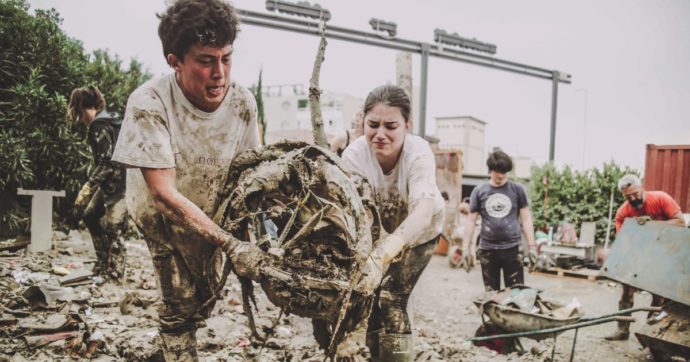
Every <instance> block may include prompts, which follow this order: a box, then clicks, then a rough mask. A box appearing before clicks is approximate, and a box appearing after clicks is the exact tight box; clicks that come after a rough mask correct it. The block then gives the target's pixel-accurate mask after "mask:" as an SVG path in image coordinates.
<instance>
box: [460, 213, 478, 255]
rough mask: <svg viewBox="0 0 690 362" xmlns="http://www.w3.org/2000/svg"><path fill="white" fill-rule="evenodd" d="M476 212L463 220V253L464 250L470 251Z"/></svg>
mask: <svg viewBox="0 0 690 362" xmlns="http://www.w3.org/2000/svg"><path fill="white" fill-rule="evenodd" d="M478 216H479V213H478V212H471V213H470V215H469V216H467V220H465V233H464V234H463V235H462V250H463V253H464V252H465V251H466V250H470V245H471V243H472V236H473V235H474V228H475V225H476V224H477V217H478Z"/></svg>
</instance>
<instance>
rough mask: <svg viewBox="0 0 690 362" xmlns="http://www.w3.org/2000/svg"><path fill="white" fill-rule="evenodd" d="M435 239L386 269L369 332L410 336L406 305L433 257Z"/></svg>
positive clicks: (417, 247)
mask: <svg viewBox="0 0 690 362" xmlns="http://www.w3.org/2000/svg"><path fill="white" fill-rule="evenodd" d="M437 239H438V237H436V238H434V239H432V240H429V241H427V242H426V243H424V244H421V245H418V246H415V247H413V248H410V249H407V250H405V251H404V252H403V254H402V256H401V258H400V259H399V260H398V261H396V262H394V263H392V264H391V265H390V267H388V271H387V272H386V275H385V276H384V277H383V281H382V282H381V286H380V287H379V289H378V291H377V294H376V300H375V301H374V307H373V309H372V312H371V316H370V317H369V327H368V329H369V331H378V330H381V329H383V330H385V332H386V333H398V334H410V333H412V326H411V324H410V318H409V316H408V315H407V301H408V300H409V299H410V294H411V293H412V289H414V286H415V285H416V284H417V281H418V280H419V277H420V276H421V275H422V272H423V271H424V269H425V268H426V266H427V265H428V264H429V260H431V256H432V255H433V254H434V246H435V245H436V240H437Z"/></svg>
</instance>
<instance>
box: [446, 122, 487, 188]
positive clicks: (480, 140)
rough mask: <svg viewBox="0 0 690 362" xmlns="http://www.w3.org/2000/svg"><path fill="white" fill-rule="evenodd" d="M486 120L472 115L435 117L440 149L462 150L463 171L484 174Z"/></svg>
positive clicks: (485, 172)
mask: <svg viewBox="0 0 690 362" xmlns="http://www.w3.org/2000/svg"><path fill="white" fill-rule="evenodd" d="M485 128H486V122H484V121H482V120H479V119H477V118H474V117H472V116H457V117H436V135H437V137H438V139H439V149H441V150H462V164H463V173H464V174H465V175H486V174H487V170H486V151H485V137H484V130H485Z"/></svg>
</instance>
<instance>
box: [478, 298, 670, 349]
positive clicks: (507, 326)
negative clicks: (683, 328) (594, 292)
mask: <svg viewBox="0 0 690 362" xmlns="http://www.w3.org/2000/svg"><path fill="white" fill-rule="evenodd" d="M539 293H540V291H538V290H536V289H532V288H529V287H526V286H523V285H518V286H513V287H511V288H506V289H503V290H501V291H492V292H487V293H485V294H483V295H482V296H480V297H478V298H476V299H475V300H474V304H475V305H476V306H477V307H478V308H479V311H480V313H481V315H482V322H483V325H482V327H480V328H479V330H478V331H477V332H478V333H477V336H476V337H474V338H471V339H470V341H471V342H473V343H474V344H475V345H484V346H486V347H488V348H492V347H498V348H503V349H504V353H510V352H512V351H513V350H514V347H513V346H516V345H517V346H519V347H520V349H521V345H520V343H519V339H518V338H519V337H527V338H531V339H535V340H543V339H547V338H553V340H554V343H553V348H552V350H551V360H552V361H553V360H554V356H555V353H556V339H557V337H558V335H559V334H561V333H563V332H565V331H567V330H571V329H574V330H575V336H574V338H573V343H572V348H571V352H570V361H572V360H573V358H574V356H575V345H576V343H577V334H578V331H579V329H580V328H583V327H588V326H593V325H597V324H602V323H609V322H617V321H630V322H633V321H634V320H635V319H634V318H632V317H630V316H624V315H625V314H629V313H632V312H638V311H658V310H660V308H658V307H640V308H631V309H625V310H620V311H617V312H615V313H611V314H606V315H603V316H599V317H594V318H586V317H584V314H583V313H582V312H581V311H580V310H579V308H578V307H579V305H577V303H571V304H568V305H564V304H561V303H558V302H555V301H548V300H544V299H543V298H542V297H541V296H540V295H539ZM485 317H486V318H488V319H489V322H487V321H486V319H485ZM489 341H491V342H493V343H492V344H488V345H487V344H480V342H484V343H486V342H489Z"/></svg>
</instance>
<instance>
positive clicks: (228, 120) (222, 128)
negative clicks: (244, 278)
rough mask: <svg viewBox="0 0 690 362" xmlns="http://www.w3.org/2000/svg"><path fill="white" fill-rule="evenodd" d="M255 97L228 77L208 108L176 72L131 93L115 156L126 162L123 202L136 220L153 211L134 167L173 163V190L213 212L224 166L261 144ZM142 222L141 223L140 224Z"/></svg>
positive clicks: (142, 181)
mask: <svg viewBox="0 0 690 362" xmlns="http://www.w3.org/2000/svg"><path fill="white" fill-rule="evenodd" d="M256 114H257V111H256V101H255V100H254V96H253V95H252V94H251V93H250V92H249V91H248V90H247V89H245V88H242V87H240V86H238V85H237V84H235V83H234V82H231V83H230V84H229V89H228V92H227V94H226V95H225V98H224V99H223V102H222V103H221V104H220V106H219V107H218V109H216V110H215V111H213V112H211V113H207V112H204V111H201V110H199V109H198V108H196V107H194V106H193V105H192V104H191V103H190V102H189V101H188V100H187V98H186V97H185V96H184V94H183V93H182V90H181V89H180V87H179V85H178V84H177V81H176V80H175V74H170V75H167V76H163V77H160V78H156V79H152V80H150V81H148V82H146V83H145V84H143V85H142V86H140V87H139V88H137V90H135V91H134V93H132V95H131V96H130V97H129V100H128V101H127V110H126V112H125V118H124V122H123V124H122V129H121V131H120V136H119V138H118V140H117V145H116V147H115V152H114V154H113V160H114V161H117V162H120V163H122V164H124V165H126V166H128V167H130V168H129V169H128V170H127V191H126V199H127V205H128V207H129V209H130V212H131V214H132V217H133V218H134V220H135V221H136V222H137V223H138V224H139V223H140V222H141V220H142V219H143V216H147V215H148V216H150V215H153V214H155V213H156V212H157V211H156V210H155V208H154V205H153V202H152V200H151V197H150V195H149V192H148V188H147V186H146V182H145V181H144V178H143V176H142V174H141V172H140V170H138V169H137V168H141V167H143V168H175V173H176V180H175V184H176V187H177V190H178V191H179V192H180V193H181V194H182V195H184V196H185V197H186V198H188V199H189V200H190V201H191V202H193V203H194V204H195V205H197V206H198V207H199V208H200V209H201V210H203V211H204V213H206V215H209V216H211V213H212V212H213V207H214V205H215V203H216V201H217V200H216V198H217V197H218V191H219V189H220V188H221V187H223V185H224V184H225V181H226V177H227V174H228V166H229V165H230V163H231V162H232V160H233V158H234V157H235V155H237V154H238V153H240V152H242V151H245V150H248V149H252V148H255V147H257V146H258V145H259V133H258V125H257V121H256ZM140 226H141V225H140Z"/></svg>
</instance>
